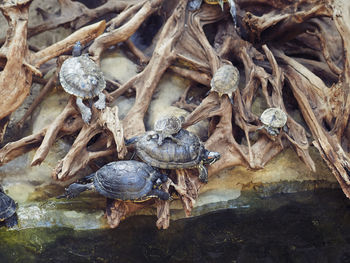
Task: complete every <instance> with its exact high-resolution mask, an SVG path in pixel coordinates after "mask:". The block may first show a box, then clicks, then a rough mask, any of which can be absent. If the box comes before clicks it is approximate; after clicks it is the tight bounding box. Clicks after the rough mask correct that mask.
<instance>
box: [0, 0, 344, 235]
mask: <svg viewBox="0 0 350 263" xmlns="http://www.w3.org/2000/svg"><path fill="white" fill-rule="evenodd" d="M5 2H7V1H5ZM59 2H60V4H61V13H60V15H57V14H48V13H46V12H45V11H43V10H39V11H40V13H41V14H42V15H43V17H44V22H43V23H42V24H41V25H38V26H37V27H33V28H30V29H28V30H29V31H28V32H29V33H28V34H29V36H32V35H35V34H38V33H40V32H43V31H46V30H48V29H52V28H55V27H58V26H61V25H67V24H69V25H70V26H71V27H72V28H73V29H77V31H76V32H74V33H73V34H72V35H70V36H69V37H67V38H66V39H64V40H62V41H60V42H58V43H55V44H54V45H52V46H50V47H47V48H45V49H43V50H40V51H38V52H36V53H31V52H30V51H28V49H27V44H26V39H27V17H28V6H29V4H30V1H18V3H17V5H14V4H12V5H9V4H6V3H5V4H3V5H1V6H0V8H1V10H2V12H3V13H4V14H6V17H7V19H8V21H9V26H10V29H11V30H9V33H8V36H7V38H6V41H5V43H4V44H3V46H2V47H1V49H0V55H1V57H0V65H1V67H2V68H3V71H2V72H1V73H0V74H1V75H0V86H1V87H3V86H4V82H5V81H6V83H7V85H9V90H11V89H12V91H15V92H20V93H21V94H20V95H21V96H20V97H19V100H18V98H17V97H16V103H14V102H13V100H12V102H11V100H9V102H8V103H9V105H10V106H11V107H10V106H8V107H7V106H6V107H5V106H1V105H0V109H2V107H5V108H6V110H7V111H6V112H5V111H2V115H1V119H3V120H4V119H5V117H7V116H8V115H9V114H10V113H11V112H13V111H14V110H15V109H16V108H17V107H18V106H19V105H20V104H21V103H22V101H23V99H24V98H25V97H26V95H27V93H28V91H29V88H30V85H31V82H32V74H33V73H34V74H40V72H39V70H38V69H39V67H40V65H42V64H43V63H45V62H46V61H48V60H49V59H51V58H54V57H57V56H60V55H62V54H63V53H64V52H67V51H68V50H70V49H71V47H72V45H73V43H74V42H75V41H77V40H80V41H82V42H83V43H87V42H89V41H92V44H91V46H90V47H89V54H90V55H91V56H92V57H93V58H94V59H95V60H96V61H97V62H98V61H99V60H100V58H101V54H102V53H103V52H104V51H105V50H106V49H108V48H109V47H111V46H113V45H116V44H118V43H121V42H124V43H126V46H127V47H128V48H129V49H130V51H131V52H132V53H134V54H135V56H136V57H137V58H139V59H140V61H142V62H143V63H147V64H146V65H145V67H144V68H143V70H142V71H141V72H139V73H138V74H137V75H135V76H134V77H132V78H131V79H129V80H128V81H127V82H125V83H123V84H122V85H120V87H118V88H117V89H116V90H115V91H112V92H110V93H109V94H107V95H108V96H107V98H109V99H108V100H109V102H113V101H114V100H116V99H117V98H118V97H120V96H121V95H123V94H124V93H126V92H129V91H130V89H133V90H134V91H135V92H136V98H135V103H134V105H133V106H132V108H131V109H130V110H129V112H128V113H127V115H126V117H125V118H124V119H123V120H122V121H119V119H118V117H117V108H113V109H110V108H109V107H107V109H106V110H105V111H104V112H99V111H97V110H95V109H93V119H92V122H91V124H90V125H85V124H84V123H83V122H82V120H81V117H80V115H79V112H78V111H77V110H76V108H75V107H76V106H75V104H74V102H73V100H70V101H69V103H68V104H67V106H66V108H65V109H64V111H63V112H62V113H61V114H60V115H59V116H58V117H57V118H56V120H55V121H54V122H53V123H52V124H51V125H50V126H49V127H47V128H44V129H43V130H41V131H40V132H38V133H37V134H33V135H30V136H28V137H25V138H23V139H21V140H19V141H16V142H12V143H9V144H7V145H6V146H4V147H3V148H2V149H1V150H0V164H4V163H6V162H8V161H10V160H12V159H14V158H16V157H17V156H19V155H21V154H23V153H25V152H27V151H30V150H33V149H36V148H38V149H37V151H36V154H35V156H34V158H33V161H32V165H38V164H40V163H41V162H42V161H43V160H44V159H45V157H46V155H47V153H48V151H49V149H50V147H51V146H52V143H53V142H54V141H55V140H56V139H57V138H60V137H62V136H64V135H69V134H73V133H75V132H78V131H79V134H78V135H77V137H76V138H75V142H74V144H73V145H72V148H71V150H70V151H69V152H68V154H67V155H66V156H65V158H63V159H62V160H61V161H60V162H59V163H58V165H57V167H56V169H55V170H54V171H53V177H54V178H55V179H58V180H66V179H68V178H71V177H73V176H74V175H75V174H76V172H77V171H79V170H80V169H82V168H84V167H85V166H86V165H87V164H88V163H89V162H92V161H93V160H95V159H96V158H100V157H103V156H107V155H115V156H116V157H117V156H118V158H123V157H124V156H125V154H126V149H125V146H124V144H123V137H126V138H130V137H132V136H134V135H138V134H141V133H143V132H144V131H145V125H144V121H143V120H144V117H145V114H146V112H147V110H148V108H149V105H150V103H151V100H152V96H153V94H154V92H155V89H156V87H157V86H158V83H159V81H160V79H161V77H162V75H163V74H164V73H165V72H166V71H167V70H168V69H170V70H171V71H172V72H174V73H175V74H179V75H181V76H183V77H185V78H188V79H190V80H191V81H192V85H191V86H194V85H202V86H201V87H203V88H204V89H206V91H208V90H209V85H210V79H211V76H212V75H213V74H214V73H215V72H216V71H217V69H218V68H219V67H220V66H221V65H222V64H223V63H232V64H234V65H236V66H237V67H238V68H239V70H240V73H241V76H242V81H241V83H240V88H239V89H237V90H236V91H235V93H234V104H233V105H231V103H230V101H229V99H228V98H227V97H226V96H223V97H219V96H218V94H216V93H215V92H210V93H209V95H207V96H206V97H202V98H201V100H200V103H199V104H198V105H197V104H194V103H192V102H191V103H190V102H189V103H188V102H187V98H186V94H187V92H188V91H189V90H190V89H191V86H189V87H188V90H187V91H186V94H185V95H184V96H183V97H182V98H181V100H180V101H179V102H178V103H176V104H175V105H179V106H181V107H182V108H184V109H187V110H190V111H191V112H190V113H189V115H188V116H187V117H186V121H185V123H184V124H183V127H184V128H186V127H189V126H191V125H193V124H195V123H197V122H199V121H201V120H204V119H209V120H210V125H209V129H208V135H209V138H208V140H207V141H206V142H205V145H206V147H207V148H208V149H209V150H212V151H217V152H220V153H221V155H222V157H221V160H220V161H218V162H217V163H215V164H214V165H213V166H211V167H210V169H209V175H211V174H213V173H216V172H218V171H220V170H222V169H224V168H226V167H232V166H236V165H242V166H245V167H248V168H251V169H260V168H263V167H264V165H265V164H266V163H267V162H268V161H270V160H271V159H272V158H273V157H274V156H276V155H277V154H278V153H280V152H281V151H282V150H283V149H284V148H285V147H292V148H293V149H294V150H295V151H296V153H297V154H298V156H299V157H300V159H301V160H302V161H303V162H304V163H305V164H306V165H307V166H308V167H309V168H310V169H311V170H313V171H315V170H316V169H317V168H316V167H315V164H314V162H313V160H312V159H311V157H310V154H309V150H308V148H309V145H310V141H311V142H312V144H313V145H315V146H316V147H317V148H318V150H319V151H320V153H321V156H322V157H323V159H324V160H325V161H326V162H327V164H328V166H329V167H330V168H331V169H332V171H333V173H334V175H335V176H336V178H337V179H338V181H339V183H340V185H341V187H342V189H343V191H344V193H345V194H346V195H347V196H348V197H350V177H349V174H350V162H349V150H350V147H349V140H350V138H349V137H350V128H349V125H348V119H349V114H350V105H349V104H350V96H349V85H350V75H349V74H350V73H349V72H350V71H349V57H348V56H349V51H350V42H349V39H350V38H349V37H350V20H349V17H350V15H349V14H348V12H349V10H350V4H349V3H348V1H346V0H334V1H331V0H329V1H326V0H297V1H268V0H259V1H251V0H236V1H235V2H236V5H237V14H238V21H239V23H238V24H239V27H238V28H235V27H234V25H233V23H232V20H231V19H230V16H229V12H228V10H227V9H225V11H224V12H223V11H222V10H221V9H220V8H219V7H218V6H213V5H207V4H203V5H202V7H201V8H200V9H199V10H197V11H193V12H192V11H189V10H187V8H186V7H187V4H188V0H177V1H164V0H144V1H106V2H105V4H103V5H101V6H100V7H97V8H95V9H88V8H86V7H85V6H84V5H82V4H81V3H79V2H72V1H70V0H65V1H63V0H61V1H59ZM170 2H171V3H170ZM257 3H258V4H257ZM69 10H70V11H69ZM110 12H116V13H118V15H116V16H115V17H114V18H112V19H111V20H110V21H109V22H108V23H107V25H108V30H107V31H105V32H104V33H103V34H102V32H103V31H104V29H105V26H106V23H105V22H104V21H102V22H98V23H96V24H93V25H91V26H85V24H86V23H87V22H89V21H91V20H92V19H94V18H96V17H101V16H102V15H104V14H106V13H110ZM154 15H158V16H161V17H162V19H163V20H164V23H163V24H162V25H161V27H160V30H159V32H158V33H156V35H155V37H154V39H153V43H152V44H151V46H150V47H149V48H148V54H147V55H146V54H145V53H143V51H141V50H140V49H138V48H137V46H136V44H135V43H133V42H132V41H131V39H130V37H131V36H132V35H133V34H134V33H135V32H136V31H137V30H138V29H139V28H140V26H141V25H143V24H144V23H147V19H148V18H149V17H151V16H154ZM19 17H20V18H21V20H20V21H21V22H20V23H17V20H18V18H19ZM335 29H337V31H336V30H335ZM19 51H20V52H19ZM149 51H150V52H149ZM14 52H15V53H16V54H15V55H16V56H15V57H12V54H14ZM149 54H151V56H150V57H148V56H149ZM15 58H16V59H15ZM60 59H61V60H62V59H63V57H62V56H61V58H60ZM59 64H60V63H58V65H59ZM13 69H16V74H18V78H19V79H20V80H21V81H22V82H17V85H16V86H15V85H14V80H13V79H14V78H13V76H11V78H10V77H9V72H10V70H11V72H12V71H13ZM1 83H2V84H1ZM18 84H20V85H18ZM48 85H49V84H48ZM1 92H7V91H5V89H3V88H2V89H1ZM1 95H3V94H2V93H1ZM4 96H10V97H11V96H12V95H10V93H6V94H5V93H4ZM11 98H12V99H13V97H11ZM258 98H259V99H263V101H264V105H265V107H278V108H280V109H282V110H283V111H285V112H286V113H287V115H288V120H287V124H286V128H287V129H285V130H281V132H280V134H279V135H278V136H272V135H270V134H269V133H267V132H266V131H265V130H264V129H260V127H261V125H262V124H261V122H260V120H259V114H260V113H261V112H256V111H254V105H255V104H256V101H257V99H258ZM295 112H297V113H299V114H301V116H302V117H303V119H304V120H305V123H303V122H300V121H298V120H297V119H296V118H295ZM123 132H124V133H123ZM310 133H311V134H310ZM96 135H99V136H98V139H97V140H94V141H93V143H91V140H92V138H96ZM308 136H309V137H310V136H312V137H313V138H312V139H310V138H309V137H308ZM171 178H172V179H173V182H175V183H173V186H172V187H174V188H175V190H176V192H177V193H178V194H179V196H180V198H181V200H182V202H183V206H184V209H185V211H186V214H187V215H189V214H190V212H191V209H192V207H193V204H194V202H195V199H196V198H197V195H198V191H199V188H200V186H201V183H200V182H199V180H198V179H196V175H195V171H177V174H176V175H172V176H171ZM169 187H170V183H168V184H167V185H164V188H165V189H170V188H169ZM151 203H153V202H148V203H145V204H141V205H134V204H124V203H122V202H115V203H114V204H112V205H110V206H109V211H107V218H108V222H109V223H110V225H111V226H113V227H115V226H117V225H118V224H119V222H120V220H121V218H123V217H124V216H126V215H127V214H129V213H131V212H132V211H135V210H137V209H140V208H142V207H143V206H145V205H149V204H151ZM157 209H158V217H159V219H158V222H157V226H158V227H159V228H167V227H168V226H169V202H164V201H157Z"/></svg>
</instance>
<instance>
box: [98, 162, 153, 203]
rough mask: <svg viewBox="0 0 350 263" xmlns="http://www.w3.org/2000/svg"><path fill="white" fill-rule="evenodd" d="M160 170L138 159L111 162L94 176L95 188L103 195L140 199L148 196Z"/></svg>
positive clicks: (122, 198)
mask: <svg viewBox="0 0 350 263" xmlns="http://www.w3.org/2000/svg"><path fill="white" fill-rule="evenodd" d="M158 173H159V172H158V171H157V170H155V169H154V168H153V167H151V166H149V165H148V164H146V163H142V162H138V161H133V160H130V161H118V162H111V163H108V164H106V165H105V166H103V167H101V168H100V169H99V170H98V171H97V172H96V173H95V176H94V178H93V183H94V186H95V189H96V190H97V191H98V192H99V193H100V194H102V195H104V196H106V197H108V198H112V199H118V200H123V201H127V200H138V199H143V198H146V199H147V197H148V193H149V192H150V191H151V190H152V189H153V186H154V184H155V182H154V181H152V180H154V179H152V178H157V176H156V175H157V174H158Z"/></svg>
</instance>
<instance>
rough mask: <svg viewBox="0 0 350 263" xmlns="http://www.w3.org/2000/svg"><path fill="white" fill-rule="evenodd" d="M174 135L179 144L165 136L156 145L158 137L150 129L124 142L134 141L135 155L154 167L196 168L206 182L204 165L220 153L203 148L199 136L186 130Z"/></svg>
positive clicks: (216, 158) (201, 179) (218, 157)
mask: <svg viewBox="0 0 350 263" xmlns="http://www.w3.org/2000/svg"><path fill="white" fill-rule="evenodd" d="M174 137H175V138H176V139H177V140H179V141H181V144H177V143H175V142H173V141H172V140H171V139H170V138H165V139H164V142H163V144H162V145H158V138H157V136H154V133H153V132H152V131H151V132H146V133H144V134H143V135H141V136H138V137H133V138H131V139H129V140H126V144H131V143H136V144H135V149H136V154H137V156H138V157H139V158H140V159H141V160H142V161H144V162H146V163H148V164H149V165H152V166H154V167H158V168H162V169H184V168H198V171H199V180H200V181H202V182H204V183H206V182H207V181H208V170H207V168H206V167H205V166H204V165H205V164H209V165H210V164H213V163H214V162H216V161H217V160H219V159H220V154H219V153H217V152H210V151H208V150H207V149H205V147H204V145H203V143H202V142H201V141H200V140H199V138H198V137H197V136H196V135H195V134H193V133H190V132H189V131H187V130H184V129H181V130H180V131H179V132H178V133H177V134H175V135H174Z"/></svg>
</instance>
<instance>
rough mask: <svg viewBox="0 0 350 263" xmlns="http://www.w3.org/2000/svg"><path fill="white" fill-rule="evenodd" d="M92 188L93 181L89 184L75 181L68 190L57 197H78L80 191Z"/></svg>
mask: <svg viewBox="0 0 350 263" xmlns="http://www.w3.org/2000/svg"><path fill="white" fill-rule="evenodd" d="M92 188H93V183H89V184H78V183H73V184H71V185H70V186H68V187H67V188H66V192H65V193H64V194H63V195H60V196H58V197H56V198H57V199H60V198H65V197H66V198H74V197H77V196H78V195H79V194H80V193H82V192H84V191H86V190H91V189H92Z"/></svg>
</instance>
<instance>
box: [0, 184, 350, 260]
mask: <svg viewBox="0 0 350 263" xmlns="http://www.w3.org/2000/svg"><path fill="white" fill-rule="evenodd" d="M261 201H262V203H264V206H261V207H260V208H252V207H250V208H247V207H246V208H244V209H228V210H222V211H218V212H215V213H212V214H208V215H205V216H200V217H194V218H190V219H185V220H178V221H175V222H172V223H171V227H170V229H168V230H157V229H156V228H155V226H154V221H155V219H154V218H153V217H151V216H135V217H132V218H129V219H128V220H126V221H124V222H122V224H121V225H120V227H119V228H117V229H104V230H93V231H73V230H72V229H69V228H36V229H26V230H21V231H16V230H14V231H6V230H5V229H4V228H3V229H1V230H0V257H1V262H68V261H69V262H350V201H349V200H348V199H346V198H345V197H344V195H343V194H342V192H341V191H340V190H327V191H326V190H317V191H315V192H304V193H298V194H285V195H279V196H275V197H273V198H266V199H263V200H261ZM276 204H283V205H276ZM277 207H278V208H277Z"/></svg>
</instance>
